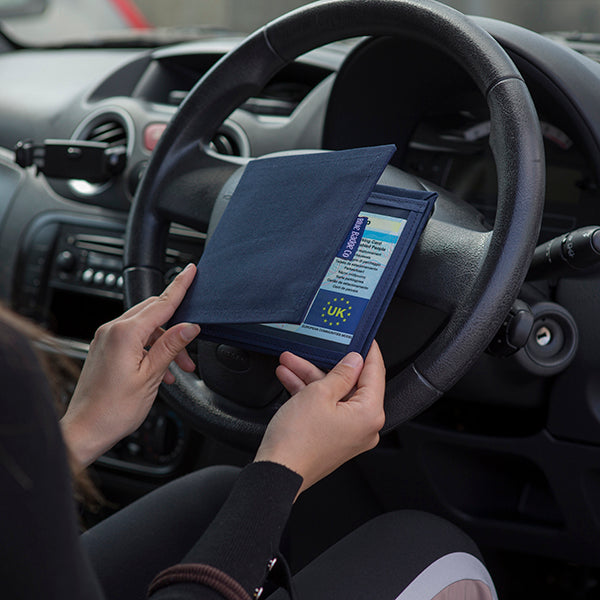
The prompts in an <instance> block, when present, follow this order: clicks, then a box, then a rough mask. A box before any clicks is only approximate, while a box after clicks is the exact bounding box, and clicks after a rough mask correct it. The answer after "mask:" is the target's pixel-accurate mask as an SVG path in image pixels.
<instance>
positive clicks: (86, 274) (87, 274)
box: [81, 269, 94, 283]
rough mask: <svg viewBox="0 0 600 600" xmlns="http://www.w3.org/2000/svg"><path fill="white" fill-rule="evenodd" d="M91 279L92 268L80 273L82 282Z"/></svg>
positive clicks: (92, 276)
mask: <svg viewBox="0 0 600 600" xmlns="http://www.w3.org/2000/svg"><path fill="white" fill-rule="evenodd" d="M93 279H94V269H86V270H85V271H84V272H83V273H82V274H81V281H83V283H92V281H93Z"/></svg>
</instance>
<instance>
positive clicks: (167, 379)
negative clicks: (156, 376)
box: [162, 369, 175, 385]
mask: <svg viewBox="0 0 600 600" xmlns="http://www.w3.org/2000/svg"><path fill="white" fill-rule="evenodd" d="M162 380H163V383H166V384H167V385H171V384H172V383H175V375H173V373H171V371H169V369H167V370H166V372H165V374H164V376H163V378H162Z"/></svg>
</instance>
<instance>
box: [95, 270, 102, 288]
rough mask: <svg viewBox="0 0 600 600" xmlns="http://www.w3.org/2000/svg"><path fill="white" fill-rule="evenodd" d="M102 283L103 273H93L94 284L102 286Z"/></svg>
mask: <svg viewBox="0 0 600 600" xmlns="http://www.w3.org/2000/svg"><path fill="white" fill-rule="evenodd" d="M103 283H104V271H96V272H95V273H94V284H95V285H102V284H103Z"/></svg>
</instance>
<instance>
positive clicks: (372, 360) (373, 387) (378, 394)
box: [357, 341, 385, 400]
mask: <svg viewBox="0 0 600 600" xmlns="http://www.w3.org/2000/svg"><path fill="white" fill-rule="evenodd" d="M357 387H358V389H359V390H364V389H368V390H369V397H372V398H374V399H377V400H379V399H380V398H383V395H384V394H385V364H384V362H383V356H382V355H381V350H380V349H379V345H378V344H377V342H375V341H374V342H373V343H372V344H371V348H370V349H369V353H368V354H367V358H366V359H365V366H364V368H363V370H362V372H361V374H360V377H359V379H358V386H357Z"/></svg>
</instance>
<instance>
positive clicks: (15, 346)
mask: <svg viewBox="0 0 600 600" xmlns="http://www.w3.org/2000/svg"><path fill="white" fill-rule="evenodd" d="M0 381H1V382H2V392H1V397H2V410H0V489H1V490H2V500H1V501H0V504H1V506H2V510H1V511H0V540H2V543H1V544H0V581H1V583H0V586H1V589H2V597H5V598H23V599H24V600H29V599H31V600H34V599H35V600H39V599H40V598H44V599H50V600H54V599H56V600H58V599H61V600H64V598H71V599H74V600H79V599H82V600H83V599H86V600H96V599H100V598H102V593H101V591H100V587H99V585H98V583H97V581H96V578H95V575H94V573H93V571H92V569H91V566H90V564H89V562H88V560H87V558H86V556H85V554H84V553H83V552H82V550H81V548H80V547H79V531H78V526H77V521H76V511H75V506H74V501H73V498H72V488H71V478H70V473H69V468H68V465H67V459H66V452H65V448H64V444H63V440H62V435H61V433H60V429H59V426H58V421H57V417H56V413H55V411H54V407H53V406H52V400H51V397H50V393H49V388H48V383H47V380H46V378H45V377H44V375H43V373H42V371H41V368H40V366H39V363H38V361H37V358H36V356H35V353H34V352H33V350H32V348H31V347H30V345H29V342H28V341H26V340H25V339H24V338H23V337H22V336H21V335H20V334H18V333H17V332H15V331H14V330H13V329H12V328H10V327H9V326H7V325H6V324H3V323H0Z"/></svg>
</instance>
